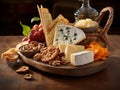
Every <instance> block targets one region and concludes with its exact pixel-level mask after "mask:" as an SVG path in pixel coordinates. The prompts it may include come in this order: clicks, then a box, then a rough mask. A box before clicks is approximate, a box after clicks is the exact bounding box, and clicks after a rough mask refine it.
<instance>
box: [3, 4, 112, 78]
mask: <svg viewBox="0 0 120 90" xmlns="http://www.w3.org/2000/svg"><path fill="white" fill-rule="evenodd" d="M37 8H38V12H39V14H40V19H41V23H40V24H39V25H37V24H35V25H34V26H33V27H32V29H31V31H30V32H29V34H28V36H27V37H24V38H23V40H22V42H20V43H19V44H17V45H16V47H15V48H11V49H9V50H8V51H6V52H4V53H2V55H1V56H2V58H3V59H4V60H7V61H17V60H18V59H19V58H20V59H22V60H23V61H24V62H25V63H26V64H28V65H31V66H32V67H34V68H36V69H38V70H41V71H44V72H48V73H52V74H58V75H63V76H86V75H90V74H94V73H96V72H98V71H101V70H102V69H104V68H105V67H106V65H107V62H108V61H109V60H108V59H109V58H108V57H109V50H108V48H107V46H108V43H109V40H108V34H107V33H108V30H109V28H110V26H111V24H112V21H113V9H112V7H106V8H104V9H103V10H102V11H101V12H100V15H99V16H98V20H97V21H93V20H92V19H84V20H81V21H79V22H75V24H76V23H77V24H76V25H74V24H73V23H72V24H71V23H70V22H69V20H68V19H66V18H65V17H64V16H63V15H61V14H60V15H58V17H57V18H56V19H54V20H53V19H52V17H51V14H50V12H49V10H48V9H47V8H43V7H42V6H41V7H39V6H37ZM107 11H108V12H109V18H108V21H107V23H106V25H105V26H104V28H102V27H101V26H100V22H101V20H102V17H103V16H104V14H105V13H106V12H107ZM82 21H83V22H82ZM80 23H81V24H80ZM86 26H87V27H86ZM81 27H82V28H81ZM91 27H92V28H91ZM93 27H95V28H93ZM96 27H97V28H96ZM83 28H84V29H83ZM86 28H87V29H86ZM88 28H89V29H88ZM85 30H89V31H87V32H86V31H85ZM91 30H92V31H91Z"/></svg>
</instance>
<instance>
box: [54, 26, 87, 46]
mask: <svg viewBox="0 0 120 90" xmlns="http://www.w3.org/2000/svg"><path fill="white" fill-rule="evenodd" d="M85 38H86V36H85V33H84V32H83V31H82V30H81V29H79V28H77V27H74V26H70V25H58V26H57V27H56V29H55V36H54V41H53V45H56V46H57V45H58V44H59V43H67V44H77V43H79V42H81V41H82V40H83V39H85Z"/></svg>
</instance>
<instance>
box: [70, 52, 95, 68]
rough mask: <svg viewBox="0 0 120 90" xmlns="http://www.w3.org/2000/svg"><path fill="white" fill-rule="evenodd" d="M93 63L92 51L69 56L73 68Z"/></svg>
mask: <svg viewBox="0 0 120 90" xmlns="http://www.w3.org/2000/svg"><path fill="white" fill-rule="evenodd" d="M93 61H94V53H93V51H82V52H78V53H73V54H71V58H70V63H71V64H72V65H74V66H79V65H85V64H88V63H91V62H93Z"/></svg>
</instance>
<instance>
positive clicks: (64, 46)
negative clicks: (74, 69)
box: [58, 43, 67, 53]
mask: <svg viewBox="0 0 120 90" xmlns="http://www.w3.org/2000/svg"><path fill="white" fill-rule="evenodd" d="M66 46H67V44H65V43H60V44H59V45H58V48H59V50H60V52H61V53H65V48H66Z"/></svg>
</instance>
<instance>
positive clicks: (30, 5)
mask: <svg viewBox="0 0 120 90" xmlns="http://www.w3.org/2000/svg"><path fill="white" fill-rule="evenodd" d="M37 4H38V5H41V4H42V5H43V6H44V7H47V8H49V11H50V13H51V14H52V17H53V18H55V17H56V16H57V15H59V14H60V13H61V14H63V16H64V17H66V18H68V19H69V20H70V22H74V17H73V12H74V11H75V10H76V9H77V8H79V7H80V6H81V3H79V2H78V1H77V0H0V35H22V28H21V26H20V24H19V21H21V22H22V23H24V24H26V25H29V26H32V25H34V23H32V24H31V22H30V20H31V18H32V17H35V16H38V17H39V14H38V11H37ZM90 4H91V6H92V7H94V8H96V9H97V11H98V12H100V11H101V10H102V9H103V8H105V7H107V6H111V7H113V9H114V11H115V13H114V21H113V24H112V26H111V28H110V30H109V34H119V35H120V0H91V1H90ZM107 17H108V15H105V17H104V18H105V19H103V25H104V24H105V22H106V20H107ZM37 23H38V22H37Z"/></svg>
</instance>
